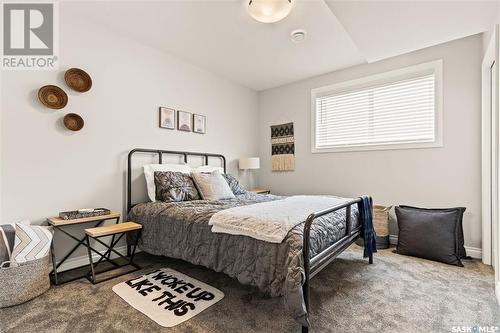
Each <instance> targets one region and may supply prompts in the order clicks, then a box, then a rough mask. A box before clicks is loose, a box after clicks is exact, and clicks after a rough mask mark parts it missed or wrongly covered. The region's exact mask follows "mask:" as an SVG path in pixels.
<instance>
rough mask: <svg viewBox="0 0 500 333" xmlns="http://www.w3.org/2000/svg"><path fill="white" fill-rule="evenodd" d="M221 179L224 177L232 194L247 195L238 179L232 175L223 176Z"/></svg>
mask: <svg viewBox="0 0 500 333" xmlns="http://www.w3.org/2000/svg"><path fill="white" fill-rule="evenodd" d="M222 177H224V178H225V179H226V181H227V184H228V185H229V188H230V189H231V191H232V192H233V194H245V193H247V190H245V188H244V187H243V186H242V185H241V184H240V182H239V181H238V179H236V178H235V177H234V176H233V175H230V174H227V173H226V174H223V175H222Z"/></svg>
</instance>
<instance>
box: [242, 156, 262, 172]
mask: <svg viewBox="0 0 500 333" xmlns="http://www.w3.org/2000/svg"><path fill="white" fill-rule="evenodd" d="M239 167H240V169H241V170H247V169H259V168H260V158H258V157H245V158H240V160H239Z"/></svg>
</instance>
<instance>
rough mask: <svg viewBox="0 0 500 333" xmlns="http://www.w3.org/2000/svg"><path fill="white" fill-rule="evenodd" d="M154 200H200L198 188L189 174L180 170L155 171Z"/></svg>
mask: <svg viewBox="0 0 500 333" xmlns="http://www.w3.org/2000/svg"><path fill="white" fill-rule="evenodd" d="M154 176H155V185H156V200H161V201H189V200H200V195H199V194H198V190H197V189H196V186H195V185H194V183H193V179H192V178H191V176H190V175H188V174H185V173H182V172H172V171H155V174H154Z"/></svg>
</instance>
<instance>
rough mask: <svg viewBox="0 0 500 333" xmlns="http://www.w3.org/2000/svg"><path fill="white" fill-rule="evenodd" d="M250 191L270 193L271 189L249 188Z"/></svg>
mask: <svg viewBox="0 0 500 333" xmlns="http://www.w3.org/2000/svg"><path fill="white" fill-rule="evenodd" d="M250 192H253V193H257V194H271V190H266V189H264V188H254V189H252V190H250Z"/></svg>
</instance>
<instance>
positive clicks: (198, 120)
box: [193, 114, 207, 134]
mask: <svg viewBox="0 0 500 333" xmlns="http://www.w3.org/2000/svg"><path fill="white" fill-rule="evenodd" d="M206 127H207V117H205V116H203V115H201V114H193V132H195V133H200V134H205V132H206Z"/></svg>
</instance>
